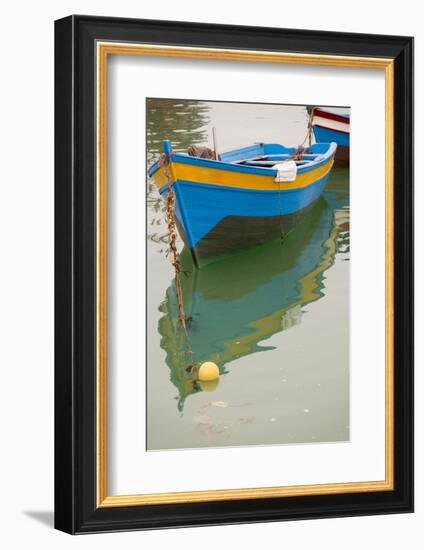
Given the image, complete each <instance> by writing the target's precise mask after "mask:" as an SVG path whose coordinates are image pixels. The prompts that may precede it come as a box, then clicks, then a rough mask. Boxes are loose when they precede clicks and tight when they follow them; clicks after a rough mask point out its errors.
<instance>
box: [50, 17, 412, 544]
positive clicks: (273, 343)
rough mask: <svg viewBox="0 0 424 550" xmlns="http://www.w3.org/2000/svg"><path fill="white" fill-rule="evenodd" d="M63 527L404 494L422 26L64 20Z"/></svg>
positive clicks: (385, 506) (60, 86)
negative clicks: (340, 29) (413, 32)
mask: <svg viewBox="0 0 424 550" xmlns="http://www.w3.org/2000/svg"><path fill="white" fill-rule="evenodd" d="M55 72H56V79H55V133H56V137H55V213H56V216H55V220H56V222H55V224H56V225H55V234H56V246H55V256H56V260H55V278H56V306H55V307H56V309H55V315H56V325H55V342H56V352H55V399H56V405H55V518H56V519H55V525H56V527H57V528H58V529H61V530H63V531H66V532H69V533H73V534H74V533H89V532H90V533H92V532H102V531H118V530H130V529H150V528H161V527H179V526H190V525H192V526H194V525H212V524H225V523H243V522H255V521H256V522H257V521H276V520H288V519H300V518H303V519H305V518H317V517H332V516H348V515H365V514H382V513H396V512H410V511H412V509H413V417H412V413H413V409H412V397H413V389H412V388H413V386H412V384H413V354H412V340H413V315H412V305H413V296H412V291H413V286H412V279H413V258H412V227H413V217H412V216H413V210H412V191H413V170H412V162H413V134H412V130H413V129H412V109H413V89H412V72H413V39H412V38H409V37H400V36H377V35H361V34H346V33H332V32H317V31H306V30H302V31H298V30H287V29H275V28H253V27H234V26H225V25H206V24H198V23H175V22H167V21H146V20H126V19H115V18H102V17H89V16H70V17H67V18H65V19H61V20H59V21H56V25H55Z"/></svg>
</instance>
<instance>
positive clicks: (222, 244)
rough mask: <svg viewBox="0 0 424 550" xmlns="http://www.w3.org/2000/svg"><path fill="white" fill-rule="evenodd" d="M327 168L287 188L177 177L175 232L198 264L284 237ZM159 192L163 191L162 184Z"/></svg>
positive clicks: (311, 198)
mask: <svg viewBox="0 0 424 550" xmlns="http://www.w3.org/2000/svg"><path fill="white" fill-rule="evenodd" d="M329 173H330V172H328V173H327V174H325V175H324V176H323V177H321V178H319V179H318V180H316V181H315V182H313V183H312V184H310V185H308V186H305V187H302V188H297V189H289V190H281V191H279V190H275V191H262V190H247V189H240V188H235V187H234V188H231V187H226V188H222V187H220V186H216V185H209V184H205V183H197V182H191V181H184V180H177V181H176V182H175V183H174V189H175V192H176V197H177V201H176V217H177V223H178V228H179V231H180V234H181V235H182V237H183V240H184V241H185V244H186V246H187V247H188V248H190V250H191V251H192V254H193V257H194V259H195V261H196V263H197V265H199V266H200V265H204V264H205V263H208V261H210V259H211V258H213V259H214V260H215V259H217V258H219V257H222V256H225V255H226V254H227V253H229V252H233V251H234V250H238V251H241V250H243V249H245V248H249V247H251V246H255V245H258V244H262V243H264V242H266V241H268V240H270V239H273V238H277V237H279V236H282V237H284V236H285V235H286V234H287V233H288V232H289V231H290V230H291V229H292V228H293V226H294V225H295V224H296V223H297V222H298V220H299V219H300V218H301V217H302V216H304V215H305V213H306V212H307V211H308V210H309V208H310V207H311V206H312V205H313V204H314V203H315V201H316V200H317V199H318V198H319V196H320V195H321V193H322V191H323V189H324V187H325V185H326V183H327V180H328V177H329ZM161 194H162V195H163V196H166V194H167V189H166V188H165V189H162V190H161Z"/></svg>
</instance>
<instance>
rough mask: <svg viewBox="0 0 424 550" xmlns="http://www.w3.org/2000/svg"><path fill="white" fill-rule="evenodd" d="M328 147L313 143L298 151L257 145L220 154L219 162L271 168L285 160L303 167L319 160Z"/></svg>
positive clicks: (294, 148) (268, 145)
mask: <svg viewBox="0 0 424 550" xmlns="http://www.w3.org/2000/svg"><path fill="white" fill-rule="evenodd" d="M329 147H330V144H329V143H314V144H313V145H311V146H310V147H307V148H305V149H300V150H299V149H297V148H296V147H284V145H280V144H276V143H275V144H274V143H271V144H263V143H258V144H255V146H250V147H244V148H242V149H237V150H234V151H228V152H227V153H222V154H221V155H220V160H221V161H223V162H231V163H233V164H240V165H243V166H257V167H261V168H273V167H274V166H275V165H276V164H279V163H281V162H284V161H287V160H291V161H294V162H295V163H296V165H297V166H305V165H308V164H312V163H314V162H317V161H319V160H321V159H322V158H323V157H324V156H325V153H327V151H328V149H329Z"/></svg>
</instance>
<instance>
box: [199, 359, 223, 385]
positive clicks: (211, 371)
mask: <svg viewBox="0 0 424 550" xmlns="http://www.w3.org/2000/svg"><path fill="white" fill-rule="evenodd" d="M198 376H199V380H201V381H202V382H209V381H210V380H216V379H217V378H219V368H218V366H217V365H216V364H215V363H212V361H205V362H204V363H202V364H201V365H200V369H199V374H198Z"/></svg>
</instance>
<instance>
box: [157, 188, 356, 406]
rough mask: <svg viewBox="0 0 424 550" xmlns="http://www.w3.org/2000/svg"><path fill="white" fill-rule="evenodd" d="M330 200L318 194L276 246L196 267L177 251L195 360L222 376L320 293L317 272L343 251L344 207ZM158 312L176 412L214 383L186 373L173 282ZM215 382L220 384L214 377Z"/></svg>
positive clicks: (322, 281)
mask: <svg viewBox="0 0 424 550" xmlns="http://www.w3.org/2000/svg"><path fill="white" fill-rule="evenodd" d="M330 201H331V202H330V203H329V202H328V200H326V199H325V198H324V197H321V198H320V199H319V200H318V201H317V203H316V205H315V206H314V207H313V209H312V210H311V211H310V212H309V213H308V214H307V215H306V216H305V218H304V220H302V222H301V223H299V224H298V225H297V227H296V228H295V229H294V230H293V231H292V232H291V233H290V235H288V236H287V239H286V240H285V242H284V243H283V244H281V242H280V241H279V240H278V239H277V240H274V241H271V242H268V243H266V244H264V245H262V246H258V247H255V248H252V249H250V250H247V251H245V252H244V253H243V254H240V255H237V256H234V255H232V256H229V257H228V258H226V259H224V260H223V261H221V262H213V263H211V264H209V265H207V266H205V267H204V268H203V269H200V270H198V269H193V263H192V259H191V257H190V254H189V252H188V251H187V249H184V250H183V252H182V255H181V260H182V264H183V269H184V270H185V272H186V273H187V276H185V277H182V287H183V288H182V291H183V297H184V310H185V312H186V315H187V316H188V317H189V318H190V319H191V322H190V323H189V324H188V329H187V330H188V337H189V340H190V347H191V349H192V352H193V356H194V359H195V361H197V362H199V363H202V362H203V361H214V362H216V363H217V364H218V365H219V367H220V370H221V375H225V374H229V372H230V371H229V369H231V363H232V362H233V361H235V360H237V359H240V358H241V357H244V356H247V355H250V354H253V353H257V352H261V353H263V352H266V351H267V350H269V349H273V348H272V347H270V346H269V344H267V343H266V342H265V341H266V340H268V339H269V338H270V337H271V336H273V335H274V334H276V333H278V332H281V331H284V330H288V329H289V328H291V327H292V326H294V325H296V324H299V323H300V322H301V320H302V316H303V314H304V307H305V306H306V305H308V304H311V303H312V302H315V301H317V300H319V299H320V298H321V297H322V296H324V293H325V276H324V274H325V272H326V271H327V270H328V269H329V268H330V267H331V266H332V265H333V262H334V258H335V255H336V253H337V252H340V253H342V254H343V253H344V254H346V253H347V252H348V244H347V243H346V238H347V239H348V226H347V225H346V220H348V211H347V212H346V211H344V210H343V209H342V208H340V206H341V202H340V200H339V199H338V198H337V195H336V194H334V196H333V197H330ZM337 208H339V209H338V210H337ZM337 212H339V213H340V214H339V215H338V216H336V214H337ZM343 212H344V214H343ZM345 235H346V236H345ZM252 266H254V269H252ZM160 309H161V311H162V312H163V316H162V318H161V319H160V321H159V331H160V333H161V335H162V339H161V347H162V348H163V350H164V351H165V352H166V363H167V366H168V367H169V369H170V380H171V382H172V383H173V384H174V385H175V386H176V388H177V390H178V408H179V409H180V410H182V409H183V407H184V402H185V400H186V398H187V397H188V396H189V395H191V394H193V393H196V392H198V391H202V390H206V391H208V390H211V389H214V387H215V385H216V383H214V384H211V385H209V386H205V385H202V384H199V382H198V381H197V380H196V379H195V376H193V375H192V374H191V373H190V372H189V371H188V370H187V365H188V364H189V363H190V360H191V355H189V354H188V352H187V350H188V343H187V339H186V335H185V333H184V331H183V330H182V328H181V323H180V322H179V309H178V303H177V299H176V291H175V285H174V283H172V285H171V286H170V287H169V288H168V290H167V292H166V299H165V300H164V302H163V303H162V305H161V308H160ZM220 383H225V378H223V377H222V376H221V382H220Z"/></svg>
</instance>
